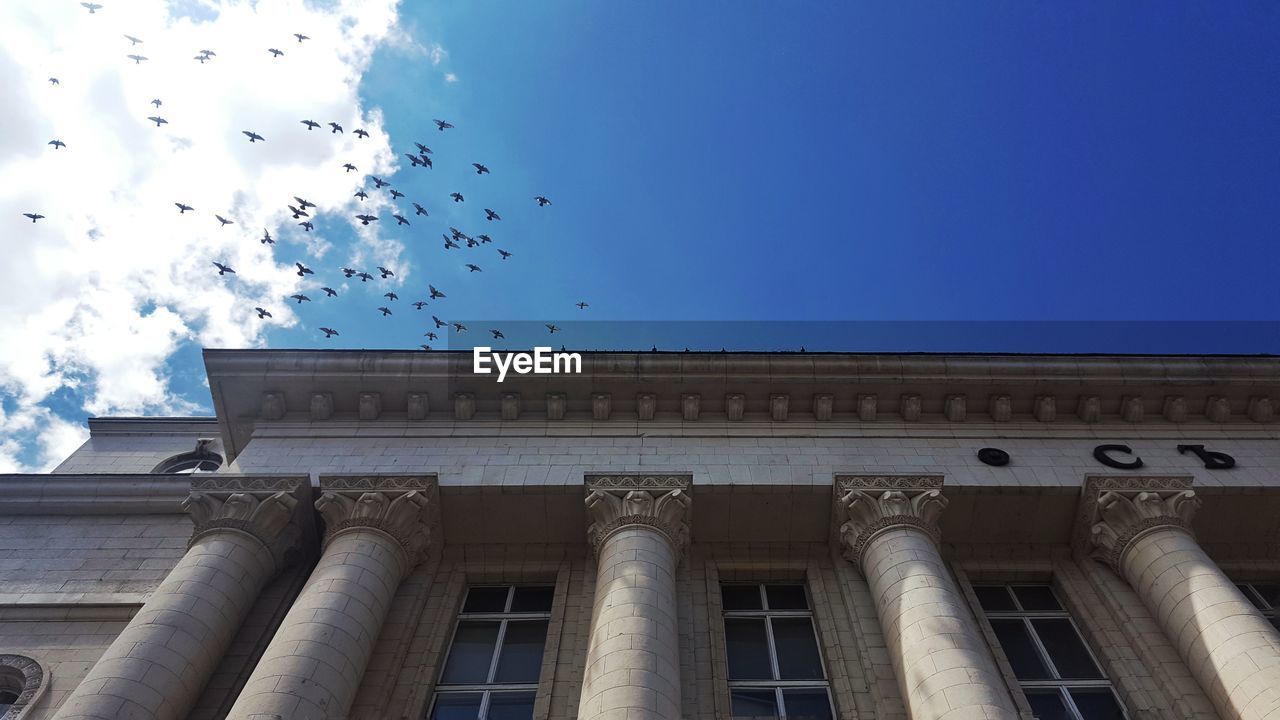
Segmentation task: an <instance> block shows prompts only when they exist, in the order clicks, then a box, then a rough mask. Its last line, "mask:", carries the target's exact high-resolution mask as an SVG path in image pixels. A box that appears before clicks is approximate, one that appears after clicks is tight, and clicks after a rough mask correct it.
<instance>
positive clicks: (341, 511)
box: [316, 490, 435, 570]
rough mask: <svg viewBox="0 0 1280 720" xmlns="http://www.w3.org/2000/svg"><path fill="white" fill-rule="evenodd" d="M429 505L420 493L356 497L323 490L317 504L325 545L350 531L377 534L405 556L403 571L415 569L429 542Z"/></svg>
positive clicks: (430, 523)
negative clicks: (392, 541) (389, 541)
mask: <svg viewBox="0 0 1280 720" xmlns="http://www.w3.org/2000/svg"><path fill="white" fill-rule="evenodd" d="M434 505H435V504H434V503H432V502H431V501H430V500H429V499H428V498H427V495H426V492H425V491H423V490H410V491H408V492H400V493H397V492H377V491H368V492H363V493H360V494H358V495H356V494H354V493H343V492H337V491H333V490H326V491H325V492H322V493H321V494H320V498H319V499H318V500H316V510H317V511H319V513H320V517H322V518H324V544H325V545H326V546H327V545H328V544H329V543H331V542H332V541H333V539H334V538H335V537H337V536H339V535H342V534H343V533H346V532H350V531H352V530H377V531H379V532H381V533H383V534H385V535H388V536H389V537H391V539H393V540H395V542H396V544H397V545H399V546H400V549H401V550H402V551H403V552H404V555H403V558H402V559H403V560H404V563H405V569H406V570H408V569H409V568H412V567H413V566H414V565H417V564H418V562H419V561H421V560H422V558H423V556H424V555H425V553H426V550H427V546H428V544H429V543H430V541H431V525H432V522H431V520H432V512H431V511H432V509H433V508H434Z"/></svg>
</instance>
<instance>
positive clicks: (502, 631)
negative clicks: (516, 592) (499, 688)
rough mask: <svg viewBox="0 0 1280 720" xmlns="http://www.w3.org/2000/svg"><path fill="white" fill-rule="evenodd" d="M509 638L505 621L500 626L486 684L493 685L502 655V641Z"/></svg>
mask: <svg viewBox="0 0 1280 720" xmlns="http://www.w3.org/2000/svg"><path fill="white" fill-rule="evenodd" d="M506 636H507V621H506V620H505V619H504V620H502V622H501V623H500V624H499V625H498V639H497V640H496V641H495V642H494V645H493V655H492V656H490V658H489V674H488V675H486V676H485V684H486V685H492V684H493V676H494V675H496V674H497V673H498V659H499V657H500V656H501V655H502V641H503V640H504V639H506Z"/></svg>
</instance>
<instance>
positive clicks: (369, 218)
mask: <svg viewBox="0 0 1280 720" xmlns="http://www.w3.org/2000/svg"><path fill="white" fill-rule="evenodd" d="M356 219H357V220H359V221H360V224H361V225H368V224H369V223H371V222H377V221H378V216H377V215H357V216H356Z"/></svg>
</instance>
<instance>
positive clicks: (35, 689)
mask: <svg viewBox="0 0 1280 720" xmlns="http://www.w3.org/2000/svg"><path fill="white" fill-rule="evenodd" d="M46 677H48V671H47V670H46V669H45V667H44V666H43V665H41V664H40V663H39V661H37V660H35V659H34V658H30V657H27V656H26V655H11V654H7V653H6V654H0V717H6V718H8V717H19V716H21V715H23V714H25V713H26V712H27V710H29V709H30V708H31V706H32V705H34V704H35V703H36V702H37V701H38V700H39V699H40V696H41V695H42V694H43V693H44V691H45V690H46V688H47V687H48V685H47V683H45V682H44V679H45V678H46Z"/></svg>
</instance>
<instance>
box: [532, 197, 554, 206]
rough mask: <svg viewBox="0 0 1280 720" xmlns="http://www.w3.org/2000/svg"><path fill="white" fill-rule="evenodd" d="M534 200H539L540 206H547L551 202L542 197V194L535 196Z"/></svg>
mask: <svg viewBox="0 0 1280 720" xmlns="http://www.w3.org/2000/svg"><path fill="white" fill-rule="evenodd" d="M534 200H537V201H538V207H546V206H548V205H550V204H551V201H550V200H548V199H546V198H544V197H542V196H541V195H539V196H537V197H535V198H534Z"/></svg>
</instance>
